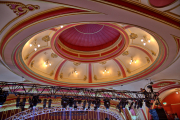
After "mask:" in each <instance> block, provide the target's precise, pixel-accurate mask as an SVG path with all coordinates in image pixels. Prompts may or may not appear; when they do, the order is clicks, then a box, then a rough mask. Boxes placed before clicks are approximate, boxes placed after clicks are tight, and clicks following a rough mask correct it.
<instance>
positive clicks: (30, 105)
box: [29, 98, 33, 109]
mask: <svg viewBox="0 0 180 120" xmlns="http://www.w3.org/2000/svg"><path fill="white" fill-rule="evenodd" d="M29 108H31V109H32V108H33V102H32V99H31V98H29Z"/></svg>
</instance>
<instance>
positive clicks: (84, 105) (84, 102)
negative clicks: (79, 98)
mask: <svg viewBox="0 0 180 120" xmlns="http://www.w3.org/2000/svg"><path fill="white" fill-rule="evenodd" d="M85 107H86V100H84V101H83V110H85Z"/></svg>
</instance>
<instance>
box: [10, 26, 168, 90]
mask: <svg viewBox="0 0 180 120" xmlns="http://www.w3.org/2000/svg"><path fill="white" fill-rule="evenodd" d="M91 33H92V34H91ZM73 38H74V39H73ZM98 46H100V47H98ZM86 48H88V49H86ZM166 54H167V48H166V45H165V43H164V41H163V40H162V39H161V37H159V36H158V35H157V34H155V33H153V32H151V31H148V30H143V29H140V28H138V27H135V26H129V25H125V24H117V23H77V24H66V25H61V26H56V27H54V28H51V29H48V30H44V31H41V32H40V33H37V34H34V35H33V36H31V37H29V38H27V39H26V41H25V42H23V43H20V44H19V45H18V46H17V47H16V49H15V50H14V54H13V55H14V59H13V62H14V65H15V66H16V67H17V68H18V70H20V71H21V72H23V73H25V74H26V75H27V76H28V77H30V78H33V79H36V80H38V81H41V82H44V83H48V84H53V85H61V86H71V87H72V86H73V87H102V86H107V85H118V84H122V83H127V82H131V81H134V80H137V79H140V78H144V77H147V75H151V74H153V73H154V72H155V70H156V69H157V68H160V66H161V65H162V64H163V63H164V62H165V59H166V57H165V56H166Z"/></svg>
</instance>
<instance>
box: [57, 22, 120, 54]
mask: <svg viewBox="0 0 180 120" xmlns="http://www.w3.org/2000/svg"><path fill="white" fill-rule="evenodd" d="M119 36H120V33H119V31H118V30H116V29H114V28H112V27H109V26H105V25H101V24H83V25H77V26H74V27H71V28H69V29H67V30H65V31H63V32H62V33H61V34H60V36H59V39H60V41H61V42H62V43H63V44H64V45H65V46H67V47H69V48H71V49H74V50H79V51H95V50H100V49H104V48H106V47H109V46H111V45H112V44H114V43H115V42H116V41H117V40H118V38H119Z"/></svg>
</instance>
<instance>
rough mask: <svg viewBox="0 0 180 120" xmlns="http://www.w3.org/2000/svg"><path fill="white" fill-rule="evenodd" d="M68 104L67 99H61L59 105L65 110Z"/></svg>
mask: <svg viewBox="0 0 180 120" xmlns="http://www.w3.org/2000/svg"><path fill="white" fill-rule="evenodd" d="M68 104H69V99H68V98H67V97H62V98H61V105H62V108H66V107H67V106H68Z"/></svg>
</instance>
